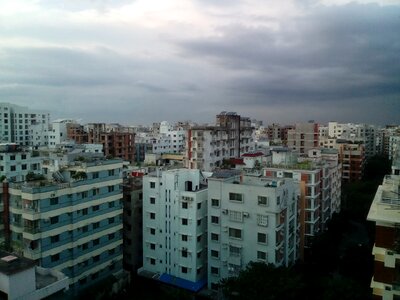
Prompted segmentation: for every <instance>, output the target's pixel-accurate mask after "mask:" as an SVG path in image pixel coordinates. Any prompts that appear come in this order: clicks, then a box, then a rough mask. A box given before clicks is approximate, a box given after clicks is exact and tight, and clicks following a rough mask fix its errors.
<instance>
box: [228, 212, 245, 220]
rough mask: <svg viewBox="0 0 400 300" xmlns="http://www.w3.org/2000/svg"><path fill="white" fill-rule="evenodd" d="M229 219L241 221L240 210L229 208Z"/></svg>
mask: <svg viewBox="0 0 400 300" xmlns="http://www.w3.org/2000/svg"><path fill="white" fill-rule="evenodd" d="M229 221H233V222H243V213H242V212H241V211H235V210H230V211H229Z"/></svg>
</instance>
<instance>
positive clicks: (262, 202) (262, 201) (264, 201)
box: [257, 196, 268, 206]
mask: <svg viewBox="0 0 400 300" xmlns="http://www.w3.org/2000/svg"><path fill="white" fill-rule="evenodd" d="M257 200H258V205H263V206H268V197H266V196H258V199H257Z"/></svg>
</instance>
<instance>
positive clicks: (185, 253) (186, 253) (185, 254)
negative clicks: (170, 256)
mask: <svg viewBox="0 0 400 300" xmlns="http://www.w3.org/2000/svg"><path fill="white" fill-rule="evenodd" d="M182 257H188V251H187V250H186V249H182Z"/></svg>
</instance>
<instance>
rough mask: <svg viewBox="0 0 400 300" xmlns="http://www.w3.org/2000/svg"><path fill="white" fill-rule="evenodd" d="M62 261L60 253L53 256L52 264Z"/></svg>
mask: <svg viewBox="0 0 400 300" xmlns="http://www.w3.org/2000/svg"><path fill="white" fill-rule="evenodd" d="M58 260H60V253H57V254H54V255H52V256H51V262H55V261H58Z"/></svg>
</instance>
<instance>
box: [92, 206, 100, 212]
mask: <svg viewBox="0 0 400 300" xmlns="http://www.w3.org/2000/svg"><path fill="white" fill-rule="evenodd" d="M99 209H100V207H99V205H94V206H93V207H92V211H97V210H99Z"/></svg>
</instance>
